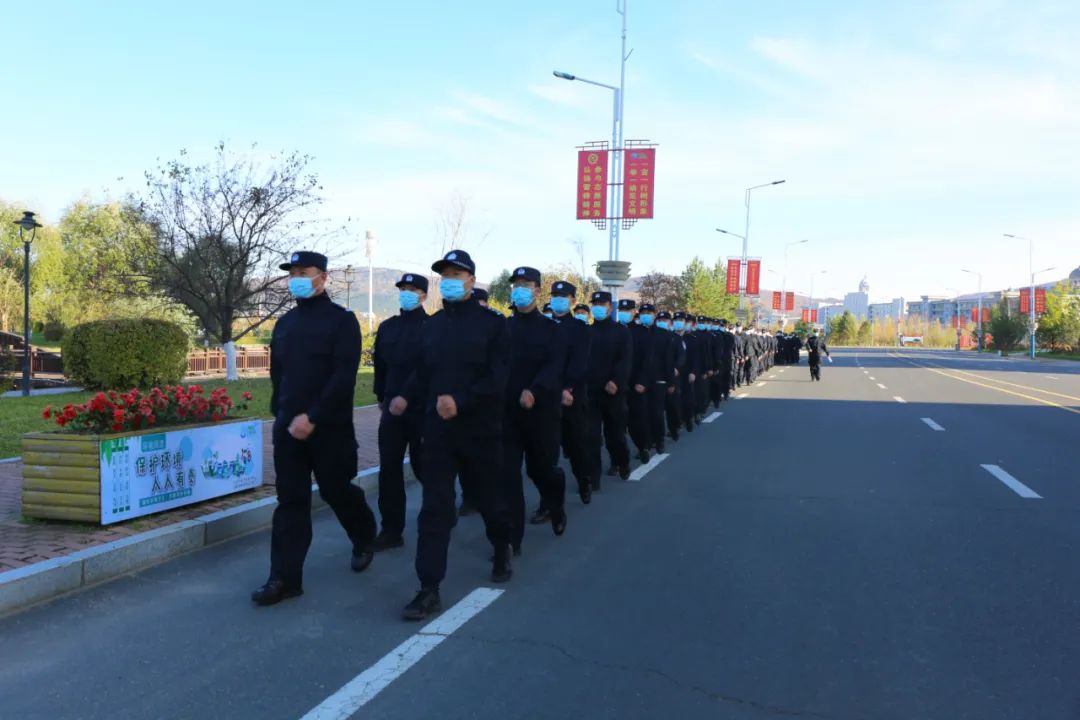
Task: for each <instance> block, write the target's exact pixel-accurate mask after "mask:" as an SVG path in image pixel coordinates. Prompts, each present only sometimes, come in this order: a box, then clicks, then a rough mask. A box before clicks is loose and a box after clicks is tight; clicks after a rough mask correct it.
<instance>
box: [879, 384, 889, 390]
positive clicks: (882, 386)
mask: <svg viewBox="0 0 1080 720" xmlns="http://www.w3.org/2000/svg"><path fill="white" fill-rule="evenodd" d="M877 386H878V387H879V388H881V389H882V390H888V389H889V388H887V387H885V386H884V385H882V384H881V383H878V384H877Z"/></svg>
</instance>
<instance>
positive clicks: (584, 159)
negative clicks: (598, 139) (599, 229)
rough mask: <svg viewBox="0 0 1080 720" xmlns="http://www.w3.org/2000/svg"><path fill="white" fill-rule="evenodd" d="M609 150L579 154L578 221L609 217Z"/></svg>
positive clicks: (581, 152) (588, 151) (585, 151)
mask: <svg viewBox="0 0 1080 720" xmlns="http://www.w3.org/2000/svg"><path fill="white" fill-rule="evenodd" d="M607 167H608V153H607V150H582V151H580V152H578V177H577V219H578V220H599V219H601V218H606V217H607Z"/></svg>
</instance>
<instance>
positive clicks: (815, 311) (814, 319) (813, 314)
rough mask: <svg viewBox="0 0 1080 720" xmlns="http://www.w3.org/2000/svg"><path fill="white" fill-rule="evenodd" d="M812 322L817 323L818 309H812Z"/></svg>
mask: <svg viewBox="0 0 1080 720" xmlns="http://www.w3.org/2000/svg"><path fill="white" fill-rule="evenodd" d="M810 322H812V323H815V324H816V323H817V310H811V311H810Z"/></svg>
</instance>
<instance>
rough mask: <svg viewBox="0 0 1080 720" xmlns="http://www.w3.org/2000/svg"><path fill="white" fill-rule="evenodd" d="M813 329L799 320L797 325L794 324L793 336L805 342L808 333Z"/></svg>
mask: <svg viewBox="0 0 1080 720" xmlns="http://www.w3.org/2000/svg"><path fill="white" fill-rule="evenodd" d="M813 329H814V328H813V326H812V325H810V323H808V322H806V321H804V320H799V321H798V322H797V323H795V334H796V335H798V336H799V337H800V338H802V339H803V340H805V339H806V338H807V336H808V335H810V332H811V331H812V330H813Z"/></svg>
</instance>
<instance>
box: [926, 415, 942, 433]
mask: <svg viewBox="0 0 1080 720" xmlns="http://www.w3.org/2000/svg"><path fill="white" fill-rule="evenodd" d="M922 421H923V422H924V423H926V424H927V425H929V426H930V429H931V430H936V431H937V432H945V428H943V427H941V426H940V425H938V424H937V423H936V422H934V421H933V420H931V419H930V418H922Z"/></svg>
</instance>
